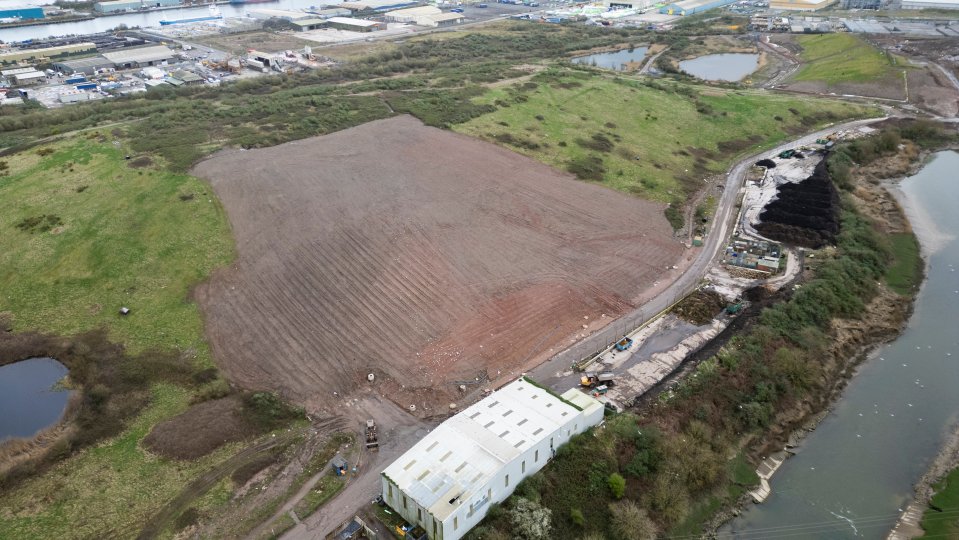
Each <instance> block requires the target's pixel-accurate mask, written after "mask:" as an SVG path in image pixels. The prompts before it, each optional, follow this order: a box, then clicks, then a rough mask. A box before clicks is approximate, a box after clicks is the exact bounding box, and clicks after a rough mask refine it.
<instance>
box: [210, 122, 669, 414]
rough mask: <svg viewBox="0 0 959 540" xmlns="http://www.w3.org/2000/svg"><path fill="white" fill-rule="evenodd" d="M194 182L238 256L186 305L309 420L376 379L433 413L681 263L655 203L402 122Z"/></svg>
mask: <svg viewBox="0 0 959 540" xmlns="http://www.w3.org/2000/svg"><path fill="white" fill-rule="evenodd" d="M346 158H348V159H346ZM194 173H195V174H196V175H198V176H200V177H202V178H206V179H208V180H209V181H210V182H211V184H212V185H213V188H214V190H215V191H216V193H217V195H218V196H219V197H220V199H221V200H222V201H223V204H224V207H225V208H226V210H227V214H228V216H229V218H230V221H231V224H232V227H233V231H234V234H235V235H236V238H237V249H238V252H239V258H238V260H237V262H236V263H235V264H234V265H232V266H231V267H230V268H229V269H224V270H222V271H220V272H217V273H216V274H215V275H214V278H213V279H212V280H211V282H210V283H208V284H206V285H203V286H201V287H200V288H199V289H198V291H197V298H198V299H199V302H200V305H201V307H202V308H203V311H204V313H205V317H206V322H207V333H208V336H209V338H210V340H211V342H212V344H213V349H214V352H215V354H216V356H217V359H218V363H220V365H222V366H223V368H224V369H225V370H226V372H227V373H228V374H229V376H230V377H231V379H232V380H235V381H237V382H240V383H241V384H258V385H267V386H268V387H270V388H272V389H274V390H277V391H281V392H282V393H283V394H284V395H288V396H290V397H294V398H295V399H297V400H298V401H304V402H306V403H309V404H310V405H311V406H313V407H316V408H327V407H335V406H336V404H337V403H338V402H339V401H340V400H341V399H342V398H343V397H344V396H349V395H350V394H351V393H352V392H353V391H355V390H356V389H357V388H360V387H362V386H363V385H366V384H369V383H368V381H367V375H368V374H369V373H372V374H374V376H375V383H374V384H375V385H376V388H377V389H378V391H379V392H381V393H382V394H383V395H385V396H386V397H388V398H390V399H393V400H394V401H396V402H397V403H398V404H400V405H401V406H402V407H404V408H411V409H412V410H414V411H415V412H416V414H418V415H433V414H440V413H442V414H445V413H446V412H447V411H448V407H447V406H448V405H449V403H451V402H456V401H457V400H459V399H460V398H461V397H462V395H463V394H462V391H461V390H459V389H458V386H459V385H460V384H464V385H466V386H468V387H469V390H471V391H472V390H475V389H477V388H478V386H476V385H477V383H482V384H487V383H488V382H489V381H490V380H496V379H499V378H500V377H505V376H508V374H510V373H513V374H517V373H519V372H520V371H522V369H523V367H522V366H523V365H524V363H525V362H527V361H528V359H529V358H530V357H531V356H532V355H534V354H537V353H539V352H540V351H542V350H544V349H547V348H549V347H551V346H554V345H556V344H558V343H561V342H564V341H565V340H567V339H568V337H569V336H570V334H575V333H576V332H581V331H582V326H584V323H588V324H592V323H593V322H594V321H598V320H600V319H602V318H603V317H607V318H609V317H615V316H616V315H617V314H620V313H623V312H625V311H627V310H629V309H630V308H632V307H633V306H634V303H633V302H634V299H635V298H636V297H637V296H638V295H639V294H640V293H642V292H643V290H644V289H645V288H646V287H649V286H651V285H652V283H653V282H654V281H656V280H657V279H659V276H660V275H661V274H662V273H663V271H665V270H666V269H667V268H668V267H669V266H671V265H673V264H675V263H676V261H677V260H678V259H679V257H680V256H681V254H682V253H683V250H684V248H683V246H682V244H680V243H679V242H677V241H676V240H675V239H673V238H672V234H671V230H670V228H669V225H668V223H667V222H666V219H665V218H664V217H663V213H662V206H661V205H659V204H655V203H650V202H647V201H643V200H640V199H636V198H633V197H629V196H627V195H624V194H620V193H616V192H614V191H612V190H609V189H606V188H603V187H599V186H594V185H589V184H585V183H582V182H578V181H576V180H575V179H573V178H572V177H571V176H568V175H564V174H562V173H559V172H557V171H555V170H553V169H550V168H548V167H546V166H545V165H541V164H538V163H536V162H534V161H532V160H530V159H528V158H525V157H523V156H520V155H518V154H515V153H512V152H509V151H507V150H503V149H499V148H497V147H495V146H493V145H491V144H489V143H484V142H480V141H477V140H475V139H470V138H467V137H464V136H461V135H455V134H451V133H449V132H444V131H440V130H437V129H435V128H429V127H425V126H423V125H422V124H421V123H420V122H419V121H417V120H415V119H413V118H410V117H399V118H395V119H391V120H383V121H378V122H372V123H369V124H365V125H363V126H361V127H357V128H353V129H349V130H346V131H343V132H340V133H336V134H333V135H329V136H325V137H320V138H316V139H307V140H304V141H299V142H294V143H288V144H285V145H281V146H277V147H273V148H269V149H262V150H256V151H247V152H238V151H227V152H223V153H221V154H218V155H216V156H214V157H213V158H210V159H207V160H206V161H203V162H201V163H200V164H199V165H198V166H197V167H196V169H195V170H194ZM264 177H270V178H274V180H273V181H272V182H270V183H263V182H261V181H260V180H259V179H260V178H264ZM266 201H271V202H269V204H264V202H266ZM613 231H615V232H613ZM291 283H295V284H296V287H289V286H286V287H284V286H280V284H291ZM607 320H609V319H607ZM266 357H269V358H272V359H273V360H272V361H271V362H269V363H265V362H263V361H262V359H263V358H266ZM457 381H464V382H461V383H458V382H457ZM410 406H413V407H410Z"/></svg>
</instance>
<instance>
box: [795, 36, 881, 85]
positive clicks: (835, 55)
mask: <svg viewBox="0 0 959 540" xmlns="http://www.w3.org/2000/svg"><path fill="white" fill-rule="evenodd" d="M796 39H798V40H799V45H800V46H801V47H802V49H803V50H802V53H801V54H800V57H801V58H802V60H803V66H802V68H801V69H800V70H799V72H798V73H796V75H795V76H794V77H793V80H794V81H822V82H825V83H826V84H829V85H833V84H837V83H843V82H857V83H862V82H870V81H876V80H880V79H882V78H884V77H886V76H887V75H889V74H891V73H895V71H896V69H895V67H894V65H895V61H894V60H893V59H891V58H890V57H889V56H887V55H886V54H885V53H883V52H882V51H880V50H879V49H876V48H875V47H873V46H872V45H870V44H868V43H866V42H865V41H863V40H862V39H861V38H859V37H858V36H856V35H854V34H817V35H808V36H797V38H796Z"/></svg>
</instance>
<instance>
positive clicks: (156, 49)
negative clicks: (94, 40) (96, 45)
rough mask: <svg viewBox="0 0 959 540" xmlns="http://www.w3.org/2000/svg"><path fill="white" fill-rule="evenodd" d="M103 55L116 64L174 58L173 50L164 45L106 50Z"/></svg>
mask: <svg viewBox="0 0 959 540" xmlns="http://www.w3.org/2000/svg"><path fill="white" fill-rule="evenodd" d="M103 57H104V58H106V59H107V60H109V61H111V62H113V63H115V64H128V63H136V64H142V63H145V62H158V61H160V60H168V59H170V58H173V51H171V50H170V49H168V48H167V47H164V46H163V45H151V46H149V47H135V48H130V49H121V50H118V51H110V52H105V53H103Z"/></svg>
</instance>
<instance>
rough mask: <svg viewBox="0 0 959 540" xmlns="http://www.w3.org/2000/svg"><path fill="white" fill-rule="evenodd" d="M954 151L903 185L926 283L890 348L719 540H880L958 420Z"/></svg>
mask: <svg viewBox="0 0 959 540" xmlns="http://www.w3.org/2000/svg"><path fill="white" fill-rule="evenodd" d="M957 170H959V153H956V152H941V153H939V154H937V155H936V156H935V157H934V159H933V160H932V161H931V162H930V163H928V164H927V165H926V166H925V167H924V168H923V169H922V170H921V171H920V172H919V173H918V174H917V175H916V176H913V177H910V178H908V179H906V180H904V181H903V182H902V184H901V189H902V192H903V194H904V195H905V197H906V200H907V201H908V203H909V207H910V210H909V212H908V214H909V219H910V221H911V222H912V223H913V228H914V230H916V232H917V234H919V236H920V239H921V241H922V243H923V251H924V254H925V255H926V260H927V269H926V271H927V277H926V281H925V283H924V284H923V286H922V288H921V290H920V292H919V295H918V297H917V299H916V306H915V313H914V314H913V316H912V318H911V319H910V321H909V325H908V327H907V329H906V330H905V332H904V333H903V334H902V335H901V336H900V337H899V339H897V340H896V341H895V342H893V343H890V344H888V345H886V346H883V347H881V348H880V349H879V350H877V351H876V352H875V354H873V355H872V356H870V359H869V360H868V361H866V362H864V363H863V365H862V366H861V367H860V369H859V372H858V374H857V375H856V376H855V377H854V378H853V379H852V380H851V381H850V383H849V386H848V387H847V388H846V390H845V391H844V392H843V395H842V397H841V398H840V400H839V401H838V402H837V403H836V404H835V407H834V408H833V410H832V411H831V412H830V414H829V415H828V416H827V417H826V418H825V419H824V420H823V422H822V423H821V424H820V425H819V426H818V427H817V428H816V430H815V431H813V432H812V433H811V434H809V436H808V437H807V438H806V439H805V441H804V442H803V443H802V445H801V446H800V448H799V449H798V454H797V455H796V456H795V457H793V458H791V459H789V460H787V461H786V462H785V463H784V464H783V466H782V467H781V468H780V469H779V471H778V472H777V473H776V474H775V476H773V478H772V480H771V481H770V483H771V485H772V489H773V492H772V495H771V496H770V497H769V499H767V500H766V502H765V503H763V504H761V505H753V506H751V507H750V508H749V509H748V510H747V511H746V512H744V514H743V515H742V516H740V517H739V518H737V519H736V520H734V521H733V522H732V523H731V524H730V525H727V526H726V527H725V528H724V529H723V530H722V531H721V534H720V536H721V537H723V538H729V537H734V538H743V539H759V538H763V539H767V538H830V539H833V538H885V536H886V535H887V533H888V532H889V530H890V529H891V528H892V526H893V525H894V524H895V522H896V520H897V518H898V517H899V514H900V511H901V509H902V508H904V507H905V506H906V505H907V504H908V503H909V501H910V500H911V498H912V495H913V485H914V484H915V483H916V482H917V481H918V480H919V478H920V477H921V476H922V475H923V473H924V472H925V471H926V469H927V468H928V467H929V466H930V465H931V463H932V460H933V459H934V458H935V456H936V454H937V453H938V452H939V450H940V448H941V446H942V444H943V441H944V438H945V437H946V436H947V435H948V434H949V433H951V431H952V429H953V428H954V427H955V424H956V422H957V420H959V332H957V331H956V325H957V322H956V321H959V241H957V238H956V236H955V235H954V231H959V190H957V187H959V185H957V181H959V177H957V176H956V174H955V171H957Z"/></svg>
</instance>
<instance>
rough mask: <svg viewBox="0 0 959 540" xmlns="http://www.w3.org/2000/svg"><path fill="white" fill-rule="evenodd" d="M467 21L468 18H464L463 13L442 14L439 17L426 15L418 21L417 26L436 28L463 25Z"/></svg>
mask: <svg viewBox="0 0 959 540" xmlns="http://www.w3.org/2000/svg"><path fill="white" fill-rule="evenodd" d="M465 20H466V17H464V16H463V14H462V13H440V14H439V15H426V16H424V17H420V18H418V19H417V20H416V24H418V25H420V26H430V27H433V28H436V27H443V26H453V25H455V24H462V23H463V21H465Z"/></svg>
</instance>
